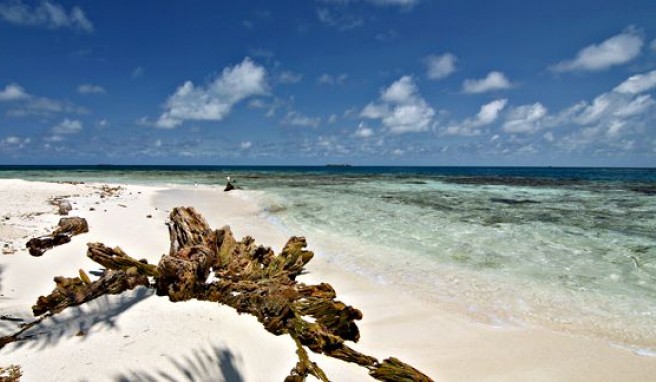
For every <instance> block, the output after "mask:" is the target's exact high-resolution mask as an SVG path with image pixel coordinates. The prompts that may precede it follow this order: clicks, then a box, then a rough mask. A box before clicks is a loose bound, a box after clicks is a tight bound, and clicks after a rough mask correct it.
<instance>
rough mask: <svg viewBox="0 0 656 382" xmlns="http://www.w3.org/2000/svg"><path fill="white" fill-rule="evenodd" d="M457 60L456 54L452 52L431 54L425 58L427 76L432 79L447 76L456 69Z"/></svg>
mask: <svg viewBox="0 0 656 382" xmlns="http://www.w3.org/2000/svg"><path fill="white" fill-rule="evenodd" d="M456 61H457V58H456V56H455V55H453V54H451V53H444V54H442V55H430V56H428V57H426V58H425V59H424V63H425V64H426V76H427V77H428V78H430V79H431V80H439V79H442V78H446V77H448V76H449V75H450V74H451V73H453V72H455V71H456Z"/></svg>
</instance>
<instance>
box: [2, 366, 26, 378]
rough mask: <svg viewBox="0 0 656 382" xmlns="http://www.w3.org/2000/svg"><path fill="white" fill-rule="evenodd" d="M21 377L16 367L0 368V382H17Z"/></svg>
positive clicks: (19, 370) (18, 367) (18, 368)
mask: <svg viewBox="0 0 656 382" xmlns="http://www.w3.org/2000/svg"><path fill="white" fill-rule="evenodd" d="M22 375H23V373H22V372H21V368H20V366H18V365H9V366H7V367H2V366H0V382H17V381H19V380H20V377H21V376H22Z"/></svg>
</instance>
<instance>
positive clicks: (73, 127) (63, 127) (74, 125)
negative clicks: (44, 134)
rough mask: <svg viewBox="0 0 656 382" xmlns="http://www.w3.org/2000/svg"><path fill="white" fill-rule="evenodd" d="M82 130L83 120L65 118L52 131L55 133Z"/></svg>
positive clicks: (72, 132)
mask: <svg viewBox="0 0 656 382" xmlns="http://www.w3.org/2000/svg"><path fill="white" fill-rule="evenodd" d="M80 131H82V122H80V121H78V120H76V119H72V120H71V119H68V118H65V119H64V120H63V121H61V122H60V123H59V124H57V125H55V126H54V127H53V128H52V132H53V133H55V134H75V133H79V132H80Z"/></svg>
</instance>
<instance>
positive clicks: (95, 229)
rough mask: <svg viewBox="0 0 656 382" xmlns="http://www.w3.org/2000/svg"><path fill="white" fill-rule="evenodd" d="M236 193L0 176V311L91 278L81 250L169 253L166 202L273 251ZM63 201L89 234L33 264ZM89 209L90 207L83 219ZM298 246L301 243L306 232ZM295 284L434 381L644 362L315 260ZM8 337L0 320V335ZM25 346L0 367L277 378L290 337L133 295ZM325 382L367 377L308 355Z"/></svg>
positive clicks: (597, 376)
mask: <svg viewBox="0 0 656 382" xmlns="http://www.w3.org/2000/svg"><path fill="white" fill-rule="evenodd" d="M240 192H242V191H235V192H231V193H224V192H222V191H221V190H220V189H218V188H211V187H208V186H199V187H197V188H195V187H188V186H178V187H175V188H164V187H146V186H135V185H123V190H122V191H121V192H120V194H119V195H118V196H116V197H114V196H108V197H104V198H101V197H100V191H99V185H91V184H78V185H73V184H54V183H39V182H26V181H22V180H0V198H1V199H2V203H1V204H0V219H2V221H1V222H0V223H1V225H0V241H1V243H2V244H1V246H2V248H0V249H2V250H4V252H5V253H6V254H2V255H0V315H2V316H7V317H13V318H22V319H24V320H25V321H30V320H32V319H33V317H32V313H31V306H32V305H33V304H34V303H35V302H36V300H37V298H38V297H39V296H40V295H46V294H48V293H50V291H51V290H52V289H53V287H54V283H53V281H52V279H53V277H55V276H59V275H62V276H69V277H74V276H76V275H77V272H78V269H83V270H85V271H86V272H87V273H93V271H98V270H99V269H100V267H99V265H98V264H96V263H94V262H92V261H91V260H89V259H87V257H86V255H85V254H86V249H87V247H86V244H87V243H89V242H101V243H104V244H106V245H108V246H112V247H114V246H120V247H121V248H122V249H123V250H124V251H125V252H126V253H127V254H129V255H130V256H132V257H134V258H146V259H147V260H148V261H149V262H150V263H151V264H156V263H157V262H158V260H159V258H160V257H161V256H162V255H163V254H164V253H166V252H167V251H168V249H169V237H168V230H167V227H166V225H165V221H166V220H167V216H168V213H169V211H170V210H171V209H172V208H173V207H176V206H193V207H195V208H196V209H197V210H198V211H199V212H200V213H201V214H202V215H203V216H204V217H205V218H206V219H207V220H208V222H209V223H210V226H212V227H213V228H220V227H222V226H224V225H230V226H231V228H232V230H233V232H234V233H235V236H236V237H238V238H240V237H242V236H245V235H250V236H252V237H254V238H255V240H256V242H257V243H259V244H264V245H267V246H271V247H272V248H273V249H274V250H275V251H276V252H278V251H279V250H280V249H281V247H282V246H283V244H284V243H285V242H286V240H287V239H288V237H287V236H286V235H285V234H284V233H283V232H281V231H280V230H279V229H278V228H277V227H276V226H274V225H273V224H272V223H271V222H269V221H268V220H266V219H265V218H264V216H263V215H262V214H261V211H259V210H258V208H257V206H255V205H254V204H253V203H250V202H248V201H247V200H246V199H245V198H243V197H242V196H241V195H240V194H239V193H240ZM54 196H65V197H66V198H67V199H68V200H70V201H71V202H72V203H73V211H71V213H70V215H71V216H80V217H83V218H85V219H86V220H87V221H88V223H89V232H88V233H85V234H82V235H79V236H76V237H74V238H73V240H72V242H70V243H68V244H65V245H62V246H59V247H56V248H54V249H52V250H50V251H47V252H46V253H45V254H44V255H43V256H41V257H32V256H30V255H29V254H28V253H27V251H26V250H25V242H26V241H27V240H28V239H29V238H31V237H35V236H39V235H42V234H45V233H46V232H49V231H51V230H52V228H53V227H54V226H55V225H56V223H57V221H58V219H59V218H60V216H58V215H57V214H56V209H55V207H54V206H52V205H50V204H48V199H50V198H52V197H54ZM92 209H93V210H92ZM307 239H308V244H309V249H311V250H314V248H313V247H312V243H313V240H312V237H308V238H307ZM307 269H308V273H307V275H304V276H302V278H301V280H300V281H303V282H306V283H318V282H328V283H330V284H331V285H332V286H333V287H334V288H335V290H336V292H337V297H338V299H339V300H341V301H343V302H345V303H347V304H349V305H353V306H355V307H356V308H358V309H360V310H361V311H362V312H363V314H364V318H363V320H362V321H360V322H359V323H358V326H359V327H360V331H361V340H360V341H359V342H358V343H357V344H352V346H353V347H354V348H355V349H357V350H359V351H362V352H364V353H366V354H369V355H372V356H374V357H377V358H378V359H383V358H386V357H388V356H395V357H397V358H399V359H401V360H403V361H405V362H407V363H409V364H411V365H413V366H414V367H416V368H418V369H419V370H421V371H423V372H424V373H426V374H427V375H429V376H431V377H432V378H433V379H435V380H439V381H527V380H530V381H601V380H603V381H649V380H653V378H654V376H656V357H651V356H644V355H639V354H636V353H635V352H633V351H631V350H629V349H623V348H620V347H616V346H613V345H610V344H608V343H606V342H604V341H602V340H600V339H595V338H583V337H575V336H572V335H567V334H561V333H557V332H554V331H551V330H547V329H543V328H536V327H528V326H515V327H495V326H488V325H484V324H481V323H477V322H473V321H471V320H470V319H469V318H466V317H462V316H460V315H458V314H456V313H454V312H449V311H444V310H441V309H439V308H437V307H434V306H431V305H427V304H426V303H424V302H423V301H420V300H417V299H415V298H414V297H411V296H409V295H407V294H404V292H403V291H399V290H394V289H393V286H390V285H380V284H376V283H374V282H372V281H370V280H368V279H365V278H363V277H361V276H358V275H356V274H353V273H350V272H348V271H346V270H343V269H340V268H338V267H336V266H335V265H334V264H331V263H329V262H328V261H326V260H325V259H324V258H322V256H321V253H320V252H317V256H315V258H314V259H313V260H312V261H311V262H310V263H309V264H308V267H307ZM17 329H18V325H17V323H16V322H13V321H7V320H3V321H0V330H1V335H7V334H11V333H13V332H15V331H16V330H17ZM29 333H30V334H31V335H32V337H30V338H28V339H26V340H24V341H20V342H15V343H12V344H9V345H7V346H5V347H4V348H3V349H1V350H0V366H8V365H10V364H16V365H20V366H21V368H22V372H23V377H22V379H21V380H22V381H28V382H29V381H94V382H95V381H210V380H211V381H282V380H283V379H284V377H285V376H286V375H287V374H288V373H289V370H290V369H291V368H292V367H293V366H294V364H295V363H296V355H295V353H294V352H295V346H294V343H293V341H292V340H291V339H290V338H289V337H288V336H279V337H277V336H274V335H273V334H270V333H269V332H267V331H266V330H265V329H264V328H263V327H262V325H261V324H260V323H258V322H257V320H256V319H255V318H254V317H252V316H249V315H239V314H237V313H236V312H235V311H234V310H233V309H232V308H229V307H226V306H221V305H218V304H212V303H207V302H198V301H187V302H179V303H171V302H169V301H168V299H167V298H164V297H158V296H156V295H154V293H153V292H152V291H150V290H147V289H145V288H142V287H140V288H137V289H135V290H133V291H130V292H126V293H124V294H122V295H118V296H103V297H101V298H98V299H96V300H94V301H92V302H91V303H88V304H85V305H82V306H80V307H77V308H69V309H67V310H65V311H64V312H62V313H60V314H57V315H55V316H54V317H52V318H50V319H46V320H45V321H44V322H43V323H42V324H41V325H39V326H37V327H36V328H34V329H32V330H30V332H29ZM310 356H311V358H312V359H313V360H314V361H315V362H317V363H318V364H319V365H320V366H321V367H322V368H323V369H324V370H325V371H326V373H327V375H328V377H329V378H330V379H331V380H334V381H356V380H357V381H359V380H363V381H366V380H373V379H371V378H370V377H368V376H367V373H366V370H365V369H363V368H360V367H358V366H356V365H351V364H346V363H344V362H342V361H339V360H334V359H331V358H328V357H325V356H321V355H318V354H313V353H310Z"/></svg>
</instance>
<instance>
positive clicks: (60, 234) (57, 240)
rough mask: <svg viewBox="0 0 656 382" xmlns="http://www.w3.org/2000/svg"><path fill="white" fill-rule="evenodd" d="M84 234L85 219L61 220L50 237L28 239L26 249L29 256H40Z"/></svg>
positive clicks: (71, 218)
mask: <svg viewBox="0 0 656 382" xmlns="http://www.w3.org/2000/svg"><path fill="white" fill-rule="evenodd" d="M85 232H89V225H88V224H87V221H86V219H84V218H80V217H70V218H61V219H59V224H58V227H57V229H55V230H54V231H53V232H52V233H51V234H50V235H46V236H41V237H37V238H33V239H30V240H29V241H28V242H27V244H26V247H27V248H28V249H29V250H30V255H32V256H41V255H43V253H44V252H45V251H47V250H49V249H51V248H53V247H56V246H58V245H62V244H66V243H68V242H70V241H71V238H72V237H73V236H75V235H79V234H82V233H85Z"/></svg>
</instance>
